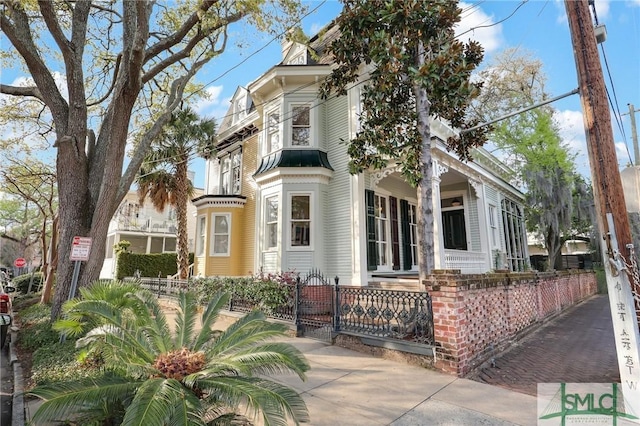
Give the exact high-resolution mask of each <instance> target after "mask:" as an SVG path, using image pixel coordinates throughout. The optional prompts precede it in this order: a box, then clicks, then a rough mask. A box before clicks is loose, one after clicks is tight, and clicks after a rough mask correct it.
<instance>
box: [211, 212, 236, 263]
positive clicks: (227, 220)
mask: <svg viewBox="0 0 640 426" xmlns="http://www.w3.org/2000/svg"><path fill="white" fill-rule="evenodd" d="M230 237H231V214H229V213H213V214H212V215H211V256H228V255H229V246H230V241H231V238H230Z"/></svg>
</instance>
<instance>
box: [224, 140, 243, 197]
mask: <svg viewBox="0 0 640 426" xmlns="http://www.w3.org/2000/svg"><path fill="white" fill-rule="evenodd" d="M241 181H242V150H238V151H234V152H232V153H230V154H228V155H226V156H224V157H222V158H220V194H222V195H227V194H232V195H239V194H240V190H241V185H240V183H241Z"/></svg>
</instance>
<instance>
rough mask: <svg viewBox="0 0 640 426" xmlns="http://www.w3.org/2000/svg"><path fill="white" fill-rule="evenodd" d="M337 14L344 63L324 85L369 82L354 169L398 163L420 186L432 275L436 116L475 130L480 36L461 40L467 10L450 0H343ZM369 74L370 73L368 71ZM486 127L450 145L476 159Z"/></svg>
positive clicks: (424, 251) (338, 55)
mask: <svg viewBox="0 0 640 426" xmlns="http://www.w3.org/2000/svg"><path fill="white" fill-rule="evenodd" d="M343 3H344V9H343V11H342V13H341V14H340V16H339V17H338V18H337V19H336V24H337V25H338V26H339V27H340V32H341V35H340V38H339V39H336V40H335V41H334V42H332V43H331V45H330V46H329V52H330V53H332V54H333V55H334V57H335V62H336V64H337V67H336V68H335V70H334V72H333V73H332V74H331V76H330V77H329V78H328V79H327V81H326V82H325V83H324V85H323V87H322V89H321V95H322V96H323V97H325V98H326V97H328V96H329V95H330V94H331V92H332V91H335V92H337V93H338V94H345V93H346V91H347V88H348V87H350V86H351V85H352V84H354V83H356V82H358V81H360V82H361V83H363V84H362V87H363V89H362V115H361V117H360V119H361V129H360V131H359V132H358V134H357V135H356V137H355V138H354V139H352V140H351V141H349V147H348V152H349V155H350V157H351V161H350V168H351V170H350V171H351V172H352V173H360V172H362V171H364V170H367V169H370V168H371V169H380V168H384V167H386V165H387V163H388V162H389V160H395V161H398V163H399V164H401V166H402V173H403V175H404V176H405V178H406V179H407V181H408V182H409V183H411V184H412V185H415V186H417V187H418V210H419V214H418V242H419V250H418V266H419V269H420V277H421V278H425V277H426V275H427V274H430V273H431V271H432V270H433V268H434V266H435V255H434V225H433V202H432V182H431V178H432V173H433V167H432V160H431V134H430V128H429V120H430V117H432V116H435V117H437V118H442V119H445V120H448V121H449V122H450V123H451V125H452V126H453V127H456V128H470V127H473V126H475V125H476V124H477V120H471V121H468V120H467V117H466V115H465V111H466V109H467V107H468V106H469V103H470V102H471V100H472V99H474V98H475V97H476V96H478V94H479V92H480V87H481V84H479V83H474V82H472V81H471V79H470V77H471V73H472V72H473V70H474V69H475V68H476V67H477V66H478V64H479V63H480V61H481V60H482V57H483V50H482V47H481V46H480V45H479V44H478V43H477V42H469V43H463V42H461V41H459V40H457V39H456V37H455V31H454V27H455V25H456V24H457V23H458V22H460V19H461V18H460V14H461V9H460V8H459V7H458V4H457V2H454V1H450V0H430V1H405V0H371V1H361V0H343ZM367 74H368V75H367ZM485 132H486V128H480V129H477V130H475V131H471V132H468V133H465V134H464V136H463V137H462V138H454V137H451V138H450V139H449V140H448V141H447V144H448V147H449V149H451V150H453V151H455V152H456V153H457V154H458V155H459V157H460V158H462V159H470V151H471V148H473V147H475V146H479V145H481V144H482V143H483V142H484V134H485Z"/></svg>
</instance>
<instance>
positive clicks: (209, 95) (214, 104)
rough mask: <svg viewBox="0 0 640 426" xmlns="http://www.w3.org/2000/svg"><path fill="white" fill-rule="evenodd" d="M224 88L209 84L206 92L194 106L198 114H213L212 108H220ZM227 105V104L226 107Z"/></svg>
mask: <svg viewBox="0 0 640 426" xmlns="http://www.w3.org/2000/svg"><path fill="white" fill-rule="evenodd" d="M222 89H223V86H209V87H207V88H206V89H205V94H204V95H202V97H201V98H200V99H199V100H198V102H196V104H195V105H194V106H193V109H194V110H195V111H196V112H197V113H198V115H212V114H211V111H212V110H214V109H219V108H220V104H221V100H220V95H221V94H222ZM227 107H228V105H225V109H226V108H227Z"/></svg>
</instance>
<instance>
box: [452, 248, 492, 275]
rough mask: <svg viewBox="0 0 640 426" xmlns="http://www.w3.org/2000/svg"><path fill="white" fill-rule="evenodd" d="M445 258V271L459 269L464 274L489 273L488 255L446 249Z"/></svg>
mask: <svg viewBox="0 0 640 426" xmlns="http://www.w3.org/2000/svg"><path fill="white" fill-rule="evenodd" d="M444 256H445V260H444V262H445V269H459V270H460V272H462V273H463V274H480V273H483V272H487V255H486V253H482V252H475V251H465V250H446V249H445V251H444Z"/></svg>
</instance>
